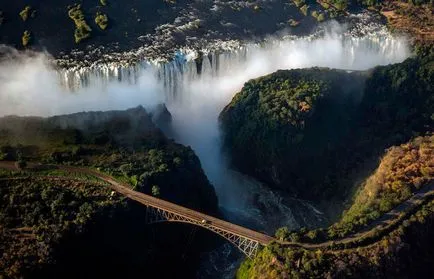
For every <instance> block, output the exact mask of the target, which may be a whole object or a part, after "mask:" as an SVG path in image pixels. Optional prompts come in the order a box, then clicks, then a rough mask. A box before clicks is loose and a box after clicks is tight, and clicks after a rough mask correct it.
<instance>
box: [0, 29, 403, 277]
mask: <svg viewBox="0 0 434 279" xmlns="http://www.w3.org/2000/svg"><path fill="white" fill-rule="evenodd" d="M351 28H353V29H351ZM351 28H348V27H345V26H340V25H338V24H337V23H330V24H329V25H328V26H326V27H325V28H324V30H322V31H321V32H318V33H316V34H314V35H312V36H307V37H301V38H297V37H285V38H281V39H269V40H267V41H266V42H264V43H263V44H248V45H241V46H238V45H236V48H234V49H231V50H221V51H218V52H215V51H207V50H200V51H194V50H188V49H183V50H179V51H178V52H177V53H176V54H175V56H174V59H173V61H170V62H168V63H155V62H152V61H146V60H143V61H140V62H138V63H132V64H125V63H116V62H110V63H108V64H104V63H95V64H94V65H92V66H86V67H67V68H58V67H56V66H53V60H52V58H51V57H49V56H47V55H44V54H35V53H29V54H24V55H23V54H17V53H16V52H15V51H14V50H10V49H6V48H5V47H4V49H3V50H4V51H5V52H6V53H8V54H7V55H6V56H4V57H6V58H3V61H2V62H1V64H0V79H1V80H2V81H4V82H2V84H1V85H0V108H1V109H0V112H1V115H10V114H17V112H19V114H20V115H36V116H52V115H58V114H66V113H74V112H78V111H83V110H85V111H90V110H112V109H126V108H130V107H135V106H137V105H139V104H141V105H143V106H145V108H147V109H149V110H152V109H153V108H154V107H156V106H157V105H158V104H160V103H165V104H166V106H167V108H168V110H169V111H170V113H171V115H172V124H171V125H170V126H166V127H161V128H162V129H163V131H164V132H165V133H166V135H167V136H168V137H171V138H174V139H175V140H176V141H177V142H179V143H182V144H184V145H189V146H191V147H192V148H193V150H194V151H195V152H196V154H197V155H198V157H199V158H200V161H201V164H202V167H203V169H204V171H205V174H206V175H207V177H208V179H209V180H210V182H211V183H212V184H213V186H214V187H215V190H216V193H217V196H218V201H219V205H220V208H221V210H222V213H223V215H224V217H225V219H227V220H230V221H233V222H235V223H239V224H242V225H245V226H247V227H250V228H253V229H257V230H261V231H265V232H267V233H269V234H273V233H274V231H275V230H276V229H277V228H279V227H281V226H289V227H290V228H292V229H296V228H300V227H316V226H318V225H320V224H324V223H326V222H327V220H326V218H325V217H324V214H323V213H321V212H320V211H319V210H318V209H315V206H316V205H315V204H311V203H310V202H305V201H302V200H296V199H293V198H291V197H290V196H288V195H285V194H284V193H280V192H276V191H271V190H269V188H267V187H266V186H264V185H261V184H260V183H258V182H256V181H254V180H252V179H251V178H247V177H244V176H243V175H241V174H239V173H237V172H234V171H233V170H231V169H230V167H229V165H228V161H227V160H226V158H225V155H224V154H222V153H221V135H220V130H219V123H218V115H219V114H220V112H221V111H222V109H223V108H224V106H225V105H226V104H228V103H229V102H230V99H231V98H232V97H233V96H234V94H235V93H236V92H237V91H238V90H240V89H241V87H242V86H243V84H244V82H246V81H248V80H249V79H251V78H256V77H259V76H262V75H265V74H269V73H272V72H274V71H276V70H279V69H292V68H305V67H313V66H318V67H330V68H338V69H344V70H346V71H349V72H351V71H357V70H366V69H369V68H372V67H374V66H377V65H384V64H389V63H397V62H402V61H403V60H404V59H405V58H407V57H408V56H409V55H410V52H409V51H408V49H407V46H406V43H405V41H404V40H403V39H400V38H396V37H393V36H391V35H390V34H389V33H388V32H387V31H386V30H385V28H384V27H382V26H381V25H374V26H370V28H371V29H369V28H368V29H365V30H360V31H361V33H362V35H360V36H354V35H353V34H352V32H350V31H351V30H352V31H354V28H358V27H357V26H356V27H351ZM349 30H350V31H349ZM362 31H363V32H364V33H363V32H362ZM54 64H55V63H54ZM219 249H220V250H217V251H215V252H213V253H217V254H222V253H223V254H225V253H227V250H228V249H229V250H230V249H231V248H228V247H227V246H226V247H223V248H219ZM231 253H234V252H231ZM233 257H234V259H231V260H230V261H234V260H235V261H237V259H238V258H239V256H233ZM215 258H221V257H219V256H217V257H216V256H213V255H212V253H211V255H210V256H209V257H206V259H205V260H204V262H205V263H203V265H204V266H206V268H204V269H205V270H201V272H202V273H203V274H208V275H209V274H215V272H216V270H212V268H215V267H216V266H218V268H222V266H221V265H223V266H225V265H226V267H225V268H227V266H228V265H229V266H232V269H231V268H228V269H227V274H219V276H222V277H224V276H229V278H230V276H232V275H233V274H234V269H233V268H234V266H233V262H230V261H229V262H228V261H224V259H223V261H222V262H223V263H215V262H213V263H211V264H210V263H209V262H210V261H211V262H212V261H214V260H215ZM220 261H221V260H220ZM219 264H220V266H219ZM209 269H211V270H209ZM203 276H205V277H206V275H203Z"/></svg>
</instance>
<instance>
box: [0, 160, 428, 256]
mask: <svg viewBox="0 0 434 279" xmlns="http://www.w3.org/2000/svg"><path fill="white" fill-rule="evenodd" d="M38 166H40V165H38V164H29V167H30V168H31V167H36V168H37V167H38ZM53 167H55V168H58V169H61V170H64V171H67V172H72V173H74V172H75V173H82V174H87V175H91V176H94V177H97V178H99V179H101V180H102V181H105V182H106V183H108V184H110V186H111V188H112V189H113V190H114V191H116V192H118V193H120V194H121V195H123V196H126V197H128V198H130V199H132V200H134V201H137V202H139V203H141V204H143V205H145V206H152V207H154V208H158V209H161V210H165V211H168V212H171V213H174V214H177V215H180V216H183V217H185V218H188V219H192V220H195V221H196V222H197V223H199V224H200V223H201V222H202V220H206V221H207V222H209V224H211V225H212V226H214V227H216V228H219V229H221V230H223V231H226V232H228V233H231V234H234V235H238V236H240V237H243V238H247V239H250V240H252V241H256V242H258V243H260V244H262V245H264V246H265V245H268V244H269V243H270V242H272V241H276V242H278V243H281V244H283V245H285V246H293V247H300V248H304V249H319V248H325V247H329V246H330V245H332V244H338V243H349V242H352V241H355V240H357V239H359V238H361V237H363V236H364V235H365V234H367V233H369V232H370V231H371V230H373V229H375V228H379V229H383V228H385V227H387V225H389V224H391V223H392V221H393V220H394V219H396V218H398V217H399V215H400V213H402V212H405V211H407V210H408V209H410V208H412V207H413V206H415V205H416V204H417V203H418V201H421V200H424V199H426V198H427V197H431V196H434V183H430V184H428V185H426V186H424V187H422V188H421V189H419V190H418V191H416V192H414V193H413V196H412V197H411V198H410V199H407V200H405V201H403V202H402V203H401V204H399V205H398V206H396V207H395V208H394V209H392V210H391V211H389V212H387V213H385V214H384V215H382V216H381V217H380V218H378V219H377V220H374V221H373V222H371V223H370V224H369V225H368V226H367V227H365V228H362V229H361V230H360V231H358V232H357V233H355V234H353V235H349V236H347V237H345V238H342V239H337V240H330V241H325V242H322V243H301V242H286V241H279V240H277V239H276V238H274V237H271V236H269V235H266V234H262V233H259V232H256V231H253V230H250V229H247V228H244V227H241V226H238V225H235V224H232V223H229V222H226V221H223V220H221V219H218V218H215V217H212V216H209V215H206V214H203V213H200V212H197V211H195V210H191V209H188V208H185V207H182V206H179V205H177V204H174V203H171V202H168V201H164V200H161V199H158V198H155V197H152V196H149V195H146V194H143V193H141V192H137V191H134V190H132V189H131V187H130V186H129V185H127V184H124V183H121V182H118V181H116V180H115V179H114V178H112V177H111V176H109V175H106V174H103V173H101V172H98V171H96V170H92V169H89V168H80V167H71V166H62V165H56V166H53ZM0 168H2V169H8V170H18V169H17V167H16V165H15V163H14V162H5V161H0Z"/></svg>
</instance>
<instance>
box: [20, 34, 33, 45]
mask: <svg viewBox="0 0 434 279" xmlns="http://www.w3.org/2000/svg"><path fill="white" fill-rule="evenodd" d="M31 39H32V37H31V34H30V31H27V30H26V31H24V34H23V36H22V38H21V41H22V44H23V47H26V46H27V45H28V44H29V43H30V40H31Z"/></svg>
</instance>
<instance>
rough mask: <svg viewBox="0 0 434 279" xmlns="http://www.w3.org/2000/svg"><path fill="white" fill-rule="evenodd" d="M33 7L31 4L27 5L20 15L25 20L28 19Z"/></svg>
mask: <svg viewBox="0 0 434 279" xmlns="http://www.w3.org/2000/svg"><path fill="white" fill-rule="evenodd" d="M31 9H32V7H30V6H26V7H25V8H24V9H23V10H22V11H21V12H20V17H21V19H22V20H23V21H27V19H28V18H29V13H30V10H31Z"/></svg>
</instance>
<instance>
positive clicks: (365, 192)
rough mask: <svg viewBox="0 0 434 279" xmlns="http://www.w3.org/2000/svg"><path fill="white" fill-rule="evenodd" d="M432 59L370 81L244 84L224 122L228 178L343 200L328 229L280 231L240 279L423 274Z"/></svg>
mask: <svg viewBox="0 0 434 279" xmlns="http://www.w3.org/2000/svg"><path fill="white" fill-rule="evenodd" d="M432 51H433V50H432V48H429V47H428V48H426V47H421V48H420V49H418V51H417V55H415V57H413V58H409V59H407V60H406V61H404V62H402V63H399V64H395V65H388V66H381V67H376V68H374V69H372V70H369V71H366V72H358V73H346V72H342V71H335V70H329V69H315V68H314V69H305V70H291V71H278V72H276V73H274V74H271V75H268V76H265V77H261V78H258V79H255V80H251V81H249V82H247V83H246V84H245V86H244V88H243V89H242V90H241V92H239V93H238V94H237V95H236V96H235V97H234V98H233V100H232V102H231V103H230V104H229V105H228V106H227V107H226V108H225V109H224V110H223V112H222V113H221V115H220V121H221V125H222V129H223V131H224V139H225V141H224V142H225V150H226V151H227V152H228V153H229V155H230V156H231V157H232V163H233V166H234V167H236V168H238V169H240V170H242V171H244V172H246V173H249V174H251V175H254V176H255V177H257V178H259V179H262V180H263V181H265V182H267V183H269V185H271V186H273V187H278V188H280V189H283V190H285V191H289V192H291V193H294V194H296V195H299V196H301V197H304V198H309V199H315V200H317V201H321V200H329V199H337V201H342V200H347V203H346V207H347V210H345V211H343V213H342V216H341V217H340V219H339V220H337V222H336V223H334V224H332V225H331V226H330V227H328V228H325V229H315V230H308V229H305V228H304V229H302V230H300V231H293V232H291V231H289V230H288V228H281V229H279V230H278V231H277V232H276V238H277V239H279V240H280V241H281V242H280V243H275V244H272V245H270V246H269V247H266V248H264V249H263V250H262V251H261V252H260V253H259V255H258V256H257V257H255V258H254V259H253V260H246V261H245V262H244V263H243V264H242V266H241V267H240V269H239V271H238V273H237V278H327V277H330V278H336V277H338V278H378V277H382V278H395V277H396V276H399V277H403V278H406V276H407V277H414V276H422V277H423V276H426V274H428V273H427V272H428V269H427V268H428V267H429V265H428V264H427V262H426V261H427V259H430V258H432V257H433V252H434V251H433V250H432V247H433V245H432V241H433V239H432V237H431V235H430V233H429V231H430V230H432V226H433V216H434V215H433V202H432V195H430V194H429V193H430V191H429V189H431V187H433V185H432V181H433V177H434V168H433V161H432V158H433V156H434V153H433V152H434V141H433V140H434V138H433V136H432V131H433V128H434V127H433V121H434V115H433V107H434V97H433V95H432V92H433V87H432V86H433V84H434V83H433V81H434V67H433V60H434V59H433V58H434V57H433V52H432ZM246 138H248V140H249V144H248V145H247V144H246V141H245V139H246ZM252 150H253V152H252ZM242 158H244V159H242ZM379 158H381V159H379ZM428 188H429V189H428ZM421 191H422V192H421ZM422 193H423V194H422ZM404 201H407V202H406V203H403V202H404ZM394 208H396V209H394ZM392 209H394V210H396V212H395V213H394V214H395V215H393V216H392V215H387V214H385V213H390V212H392V211H391V210H392ZM389 218H390V219H389ZM286 241H289V242H288V244H285V242H286ZM291 243H293V244H291ZM294 243H311V244H310V245H311V246H305V247H300V246H297V245H294ZM315 243H318V244H315ZM315 245H317V246H315ZM309 247H311V248H309Z"/></svg>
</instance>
